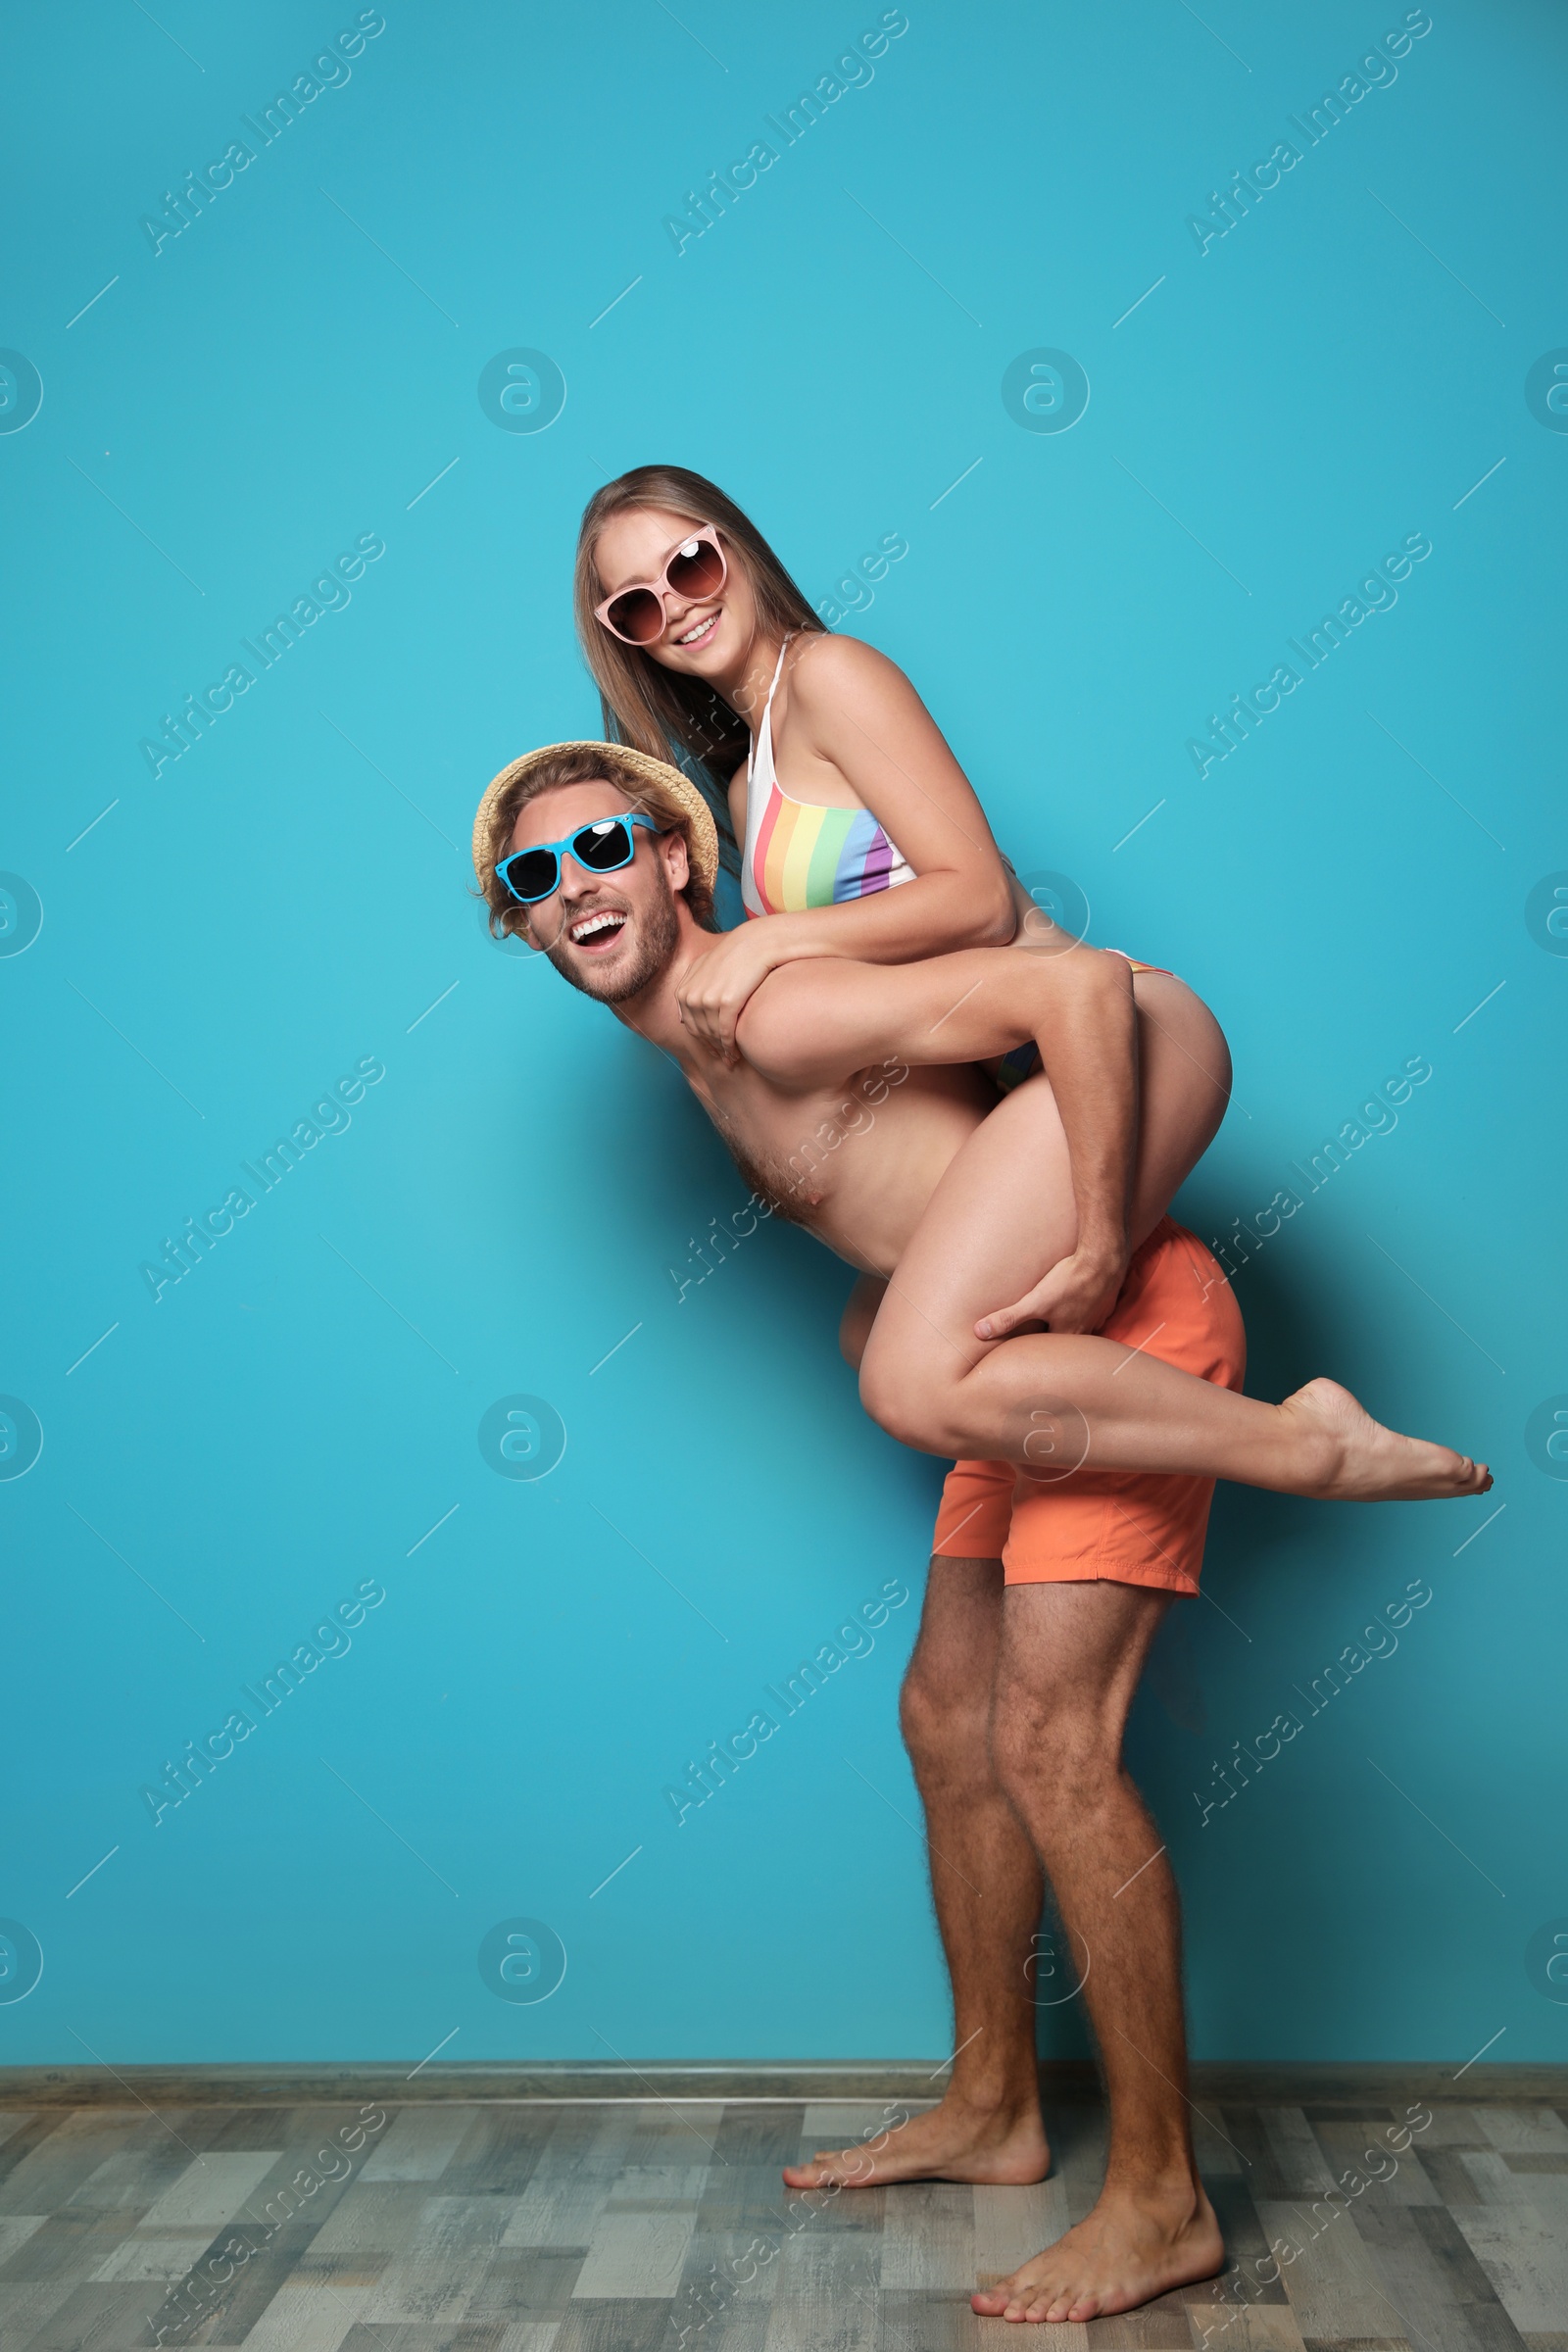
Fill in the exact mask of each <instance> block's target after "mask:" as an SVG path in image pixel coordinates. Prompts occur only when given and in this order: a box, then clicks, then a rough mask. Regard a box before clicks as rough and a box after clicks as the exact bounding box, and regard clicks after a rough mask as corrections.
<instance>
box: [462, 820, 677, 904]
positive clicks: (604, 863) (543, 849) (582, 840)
mask: <svg viewBox="0 0 1568 2352" xmlns="http://www.w3.org/2000/svg"><path fill="white" fill-rule="evenodd" d="M633 825H643V826H646V828H647V830H648V831H649V832H650V833H659V832H662V829H663V828H662V826H660V825H656V824H655V822H654V820H653V818H652V817H651V816H644V815H643V814H642V813H641V811H640V810H638V811H636V812H634V813H633V814H632V815H630V816H600V817H596V818H595V819H594V821H593V823H592V824H590V825H581V826H579V827H578V829H577V831H576V832H575V833H567V834H566V835H565V836H564V838H563V839H562V840H560V841H542V842H540V843H539V844H538V846H537V847H536V848H534V849H531V850H514V851H513V853H512V856H511V857H510V858H501V859H500V860H499V862H498V863H497V866H496V873H497V875H498V876H499V877H500V879H501V881H502V882H503V883H504V884H505V885H506V887H507V889H508V890H509V891H510V892H511V893H512V895H513V897H514V898H515V900H516V901H517V904H518V905H519V906H520V907H536V906H537V905H538V903H539V901H540V900H541V899H548V898H549V896H550V894H551V892H552V891H553V890H555V889H556V888H557V887H558V886H559V884H560V881H561V860H562V857H563V855H564V853H565V852H566V851H567V850H569V851H570V852H571V855H572V857H573V858H575V859H576V860H577V863H578V864H579V865H580V866H581V867H582V869H583V871H584V873H587V874H614V873H618V872H619V870H620V868H621V867H622V866H623V865H630V863H631V861H632V859H633V858H635V856H636V855H637V841H636V836H635V835H634V834H633V832H632V827H633Z"/></svg>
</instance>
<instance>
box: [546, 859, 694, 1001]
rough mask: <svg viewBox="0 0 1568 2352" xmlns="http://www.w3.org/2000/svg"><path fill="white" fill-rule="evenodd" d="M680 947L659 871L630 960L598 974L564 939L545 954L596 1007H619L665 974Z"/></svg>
mask: <svg viewBox="0 0 1568 2352" xmlns="http://www.w3.org/2000/svg"><path fill="white" fill-rule="evenodd" d="M679 945H680V924H679V922H678V920H677V918H676V914H675V898H674V893H673V892H672V891H671V889H670V887H669V877H668V875H667V874H665V873H664V872H663V871H662V869H661V870H660V874H659V896H658V899H657V900H656V901H655V903H654V905H653V906H652V907H650V908H648V910H647V911H646V912H645V913H644V914H643V915H642V916H641V917H640V918H639V920H638V926H637V944H636V947H635V948H634V949H633V951H632V954H631V956H630V957H629V958H625V957H621V958H617V960H616V964H615V968H614V970H613V972H612V971H605V972H601V971H600V970H599V969H598V967H597V966H596V965H594V964H592V963H589V962H587V961H586V960H585V959H584V958H582V957H581V956H576V955H574V954H573V952H572V950H571V949H570V947H569V946H567V945H566V944H565V943H564V939H561V940H558V941H557V943H556V945H555V946H554V947H553V948H547V949H546V950H545V954H546V955H547V956H549V958H550V960H551V962H552V963H553V964H554V965H555V967H556V969H557V971H558V972H559V973H560V974H561V977H562V978H563V980H569V981H570V982H571V985H572V987H573V988H575V989H578V990H580V991H581V993H582V994H583V995H584V996H585V997H592V998H593V999H594V1001H595V1003H596V1004H599V1005H620V1004H623V1003H624V1002H625V1000H626V998H628V997H635V996H637V995H638V994H639V993H640V991H641V990H643V989H645V988H646V987H647V986H648V983H649V982H650V980H657V979H658V977H659V975H660V973H661V972H662V971H664V970H665V969H666V968H667V966H668V964H669V962H670V959H671V958H672V956H674V953H675V950H676V949H677V948H678V947H679Z"/></svg>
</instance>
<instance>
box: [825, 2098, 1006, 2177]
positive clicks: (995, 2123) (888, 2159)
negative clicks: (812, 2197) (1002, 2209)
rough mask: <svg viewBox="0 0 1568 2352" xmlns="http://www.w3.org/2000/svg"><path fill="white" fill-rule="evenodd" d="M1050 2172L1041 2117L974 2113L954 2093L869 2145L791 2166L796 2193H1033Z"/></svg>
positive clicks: (1000, 2111)
mask: <svg viewBox="0 0 1568 2352" xmlns="http://www.w3.org/2000/svg"><path fill="white" fill-rule="evenodd" d="M1050 2170H1051V2150H1050V2149H1049V2148H1048V2147H1047V2145H1046V2131H1045V2126H1044V2125H1043V2124H1042V2122H1041V2120H1040V2110H1039V2108H1038V2106H1035V2105H1033V2104H1032V2103H1031V2104H1029V2105H1027V2106H1024V2107H1022V2108H1019V2109H1011V2108H982V2107H972V2106H970V2105H969V2104H968V2102H967V2101H960V2100H957V2099H955V2098H954V2097H953V2096H952V2095H951V2093H950V2094H949V2096H948V2097H947V2098H945V2099H944V2100H943V2101H942V2102H941V2104H940V2105H939V2106H936V2107H931V2108H928V2109H927V2110H926V2111H925V2113H924V2114H923V2115H911V2116H910V2118H909V2120H908V2122H907V2124H900V2125H899V2126H898V2127H897V2128H896V2129H895V2130H894V2131H887V2132H882V2133H879V2134H878V2135H877V2136H876V2138H874V2139H870V2140H867V2141H865V2142H864V2143H863V2145H861V2146H858V2147H851V2148H833V2149H819V2150H818V2152H817V2153H816V2155H814V2156H813V2157H812V2158H811V2161H810V2162H809V2164H787V2165H786V2166H785V2167H784V2178H785V2180H786V2181H787V2182H788V2184H789V2186H790V2187H791V2188H826V2187H827V2186H828V2184H829V2183H830V2182H831V2181H837V2182H838V2183H839V2185H840V2186H841V2187H844V2188H884V2187H886V2186H887V2184H888V2182H889V2181H892V2180H972V2181H977V2182H982V2183H986V2184H988V2185H995V2186H999V2187H1005V2188H1020V2187H1027V2186H1028V2185H1029V2183H1030V2182H1031V2181H1035V2180H1044V2179H1045V2177H1046V2175H1047V2173H1048V2172H1049V2171H1050Z"/></svg>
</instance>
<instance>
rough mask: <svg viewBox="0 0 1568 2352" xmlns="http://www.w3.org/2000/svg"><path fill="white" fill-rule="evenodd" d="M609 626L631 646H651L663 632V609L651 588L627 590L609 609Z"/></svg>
mask: <svg viewBox="0 0 1568 2352" xmlns="http://www.w3.org/2000/svg"><path fill="white" fill-rule="evenodd" d="M610 625H611V627H612V628H613V630H614V632H615V634H616V636H617V637H624V638H626V639H628V640H629V642H630V643H631V644H633V645H652V644H653V642H654V640H655V638H656V637H662V635H663V632H664V608H663V606H662V604H661V603H660V601H659V599H658V597H657V596H656V595H655V594H654V592H653V590H652V589H651V588H628V589H627V591H626V593H625V595H624V596H617V597H616V599H615V601H614V603H613V605H612V606H611V607H610Z"/></svg>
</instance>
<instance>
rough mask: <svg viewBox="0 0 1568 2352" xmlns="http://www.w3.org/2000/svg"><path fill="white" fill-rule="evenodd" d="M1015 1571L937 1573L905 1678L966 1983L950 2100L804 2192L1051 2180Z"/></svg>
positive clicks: (959, 1992) (828, 2156) (937, 1863)
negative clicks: (1018, 1715)
mask: <svg viewBox="0 0 1568 2352" xmlns="http://www.w3.org/2000/svg"><path fill="white" fill-rule="evenodd" d="M1001 1631H1002V1562H1001V1561H1000V1560H964V1559H951V1558H944V1557H942V1556H941V1555H940V1554H939V1555H937V1556H936V1557H934V1558H933V1560H932V1562H931V1575H930V1579H929V1582H928V1583H927V1585H926V1594H925V1608H924V1611H923V1613H922V1615H921V1619H920V1634H919V1639H918V1641H917V1642H916V1643H915V1647H914V1654H913V1656H912V1657H911V1658H910V1660H909V1669H908V1673H907V1676H906V1677H905V1684H904V1697H903V1703H902V1708H901V1713H902V1718H903V1724H904V1737H905V1740H906V1742H907V1746H908V1750H909V1758H910V1761H911V1763H912V1764H913V1766H914V1776H915V1779H916V1781H917V1782H918V1784H919V1789H920V1795H921V1799H922V1801H923V1803H924V1805H925V1819H926V1838H927V1842H928V1844H929V1847H930V1858H931V1891H932V1895H933V1897H934V1899H935V1903H936V1913H937V1925H938V1928H939V1929H940V1930H941V1934H942V1947H943V1950H944V1952H945V1953H946V1954H947V1962H948V1973H949V1975H950V1977H951V1978H952V1980H953V2012H954V2032H953V2046H954V2049H955V2051H956V2058H955V2060H954V2067H953V2075H952V2079H951V2081H950V2082H949V2085H948V2089H947V2092H946V2095H945V2096H944V2097H943V2099H942V2101H941V2103H940V2104H939V2105H938V2106H936V2107H933V2108H931V2109H929V2110H928V2111H927V2112H926V2113H925V2114H923V2115H917V2116H914V2117H911V2119H910V2121H909V2122H908V2123H907V2124H904V2125H901V2126H900V2127H899V2128H898V2129H897V2130H896V2131H893V2132H891V2133H890V2134H889V2135H888V2137H887V2139H886V2140H885V2142H883V2143H881V2144H878V2145H874V2146H872V2147H871V2148H865V2147H854V2148H841V2149H837V2150H834V2151H831V2152H822V2153H819V2154H818V2155H816V2156H815V2157H813V2159H812V2160H811V2162H810V2163H809V2164H803V2165H790V2166H788V2167H787V2168H786V2170H785V2174H784V2178H785V2180H787V2181H788V2182H789V2184H790V2186H791V2187H792V2188H816V2187H820V2186H821V2185H822V2184H823V2183H824V2182H826V2181H829V2180H839V2181H842V2182H844V2183H845V2185H846V2186H851V2187H872V2186H880V2185H881V2184H882V2183H884V2182H886V2181H889V2180H979V2181H997V2182H1007V2183H1016V2182H1020V2181H1029V2180H1044V2179H1045V2177H1046V2172H1047V2169H1048V2167H1049V2164H1050V2161H1051V2160H1050V2156H1049V2153H1048V2151H1047V2148H1046V2134H1045V2127H1044V2125H1043V2124H1042V2122H1041V2117H1040V2088H1039V2075H1038V2071H1037V2068H1036V2063H1035V2018H1034V2002H1033V1993H1032V1988H1031V1985H1030V1984H1029V1983H1028V1981H1027V1978H1026V1974H1025V1969H1026V1963H1027V1962H1028V1959H1029V1955H1030V1951H1031V1948H1032V1938H1033V1936H1034V1934H1035V1930H1036V1929H1037V1927H1038V1926H1039V1924H1040V1904H1041V1894H1042V1887H1041V1879H1040V1865H1039V1862H1038V1861H1037V1860H1036V1858H1035V1850H1034V1847H1033V1846H1032V1845H1031V1843H1030V1841H1029V1838H1028V1835H1027V1833H1026V1831H1025V1830H1024V1828H1023V1825H1022V1824H1021V1822H1020V1821H1019V1819H1018V1816H1017V1814H1016V1813H1015V1812H1014V1811H1013V1809H1012V1806H1011V1805H1010V1804H1009V1803H1008V1801H1007V1798H1006V1797H1005V1795H1004V1793H1003V1790H1002V1786H1001V1783H1000V1782H999V1780H998V1778H997V1773H996V1767H995V1765H994V1764H993V1763H992V1760H991V1742H990V1732H991V1704H992V1686H993V1682H994V1680H995V1676H996V1669H997V1652H998V1646H999V1640H1000V1636H1001Z"/></svg>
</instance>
